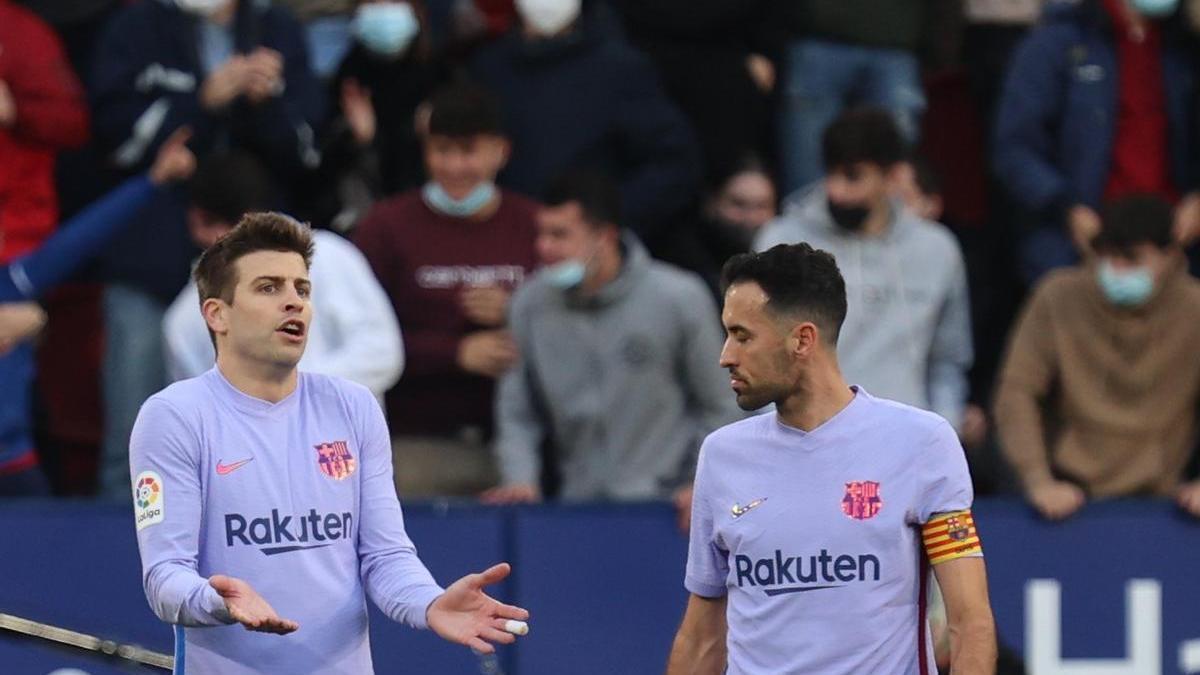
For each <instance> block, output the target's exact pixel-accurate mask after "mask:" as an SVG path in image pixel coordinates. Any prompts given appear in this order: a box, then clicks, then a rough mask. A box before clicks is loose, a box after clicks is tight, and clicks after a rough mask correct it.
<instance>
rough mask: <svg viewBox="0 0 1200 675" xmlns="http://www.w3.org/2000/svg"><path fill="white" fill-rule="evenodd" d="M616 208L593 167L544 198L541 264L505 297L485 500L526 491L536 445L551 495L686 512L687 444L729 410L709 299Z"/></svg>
mask: <svg viewBox="0 0 1200 675" xmlns="http://www.w3.org/2000/svg"><path fill="white" fill-rule="evenodd" d="M619 211H620V197H619V194H618V191H617V188H616V187H615V186H614V185H613V184H612V183H611V182H609V181H608V180H607V179H605V178H603V177H601V176H600V175H599V174H590V173H576V174H567V175H565V176H564V177H562V178H560V179H559V180H557V181H556V182H555V183H554V184H552V185H551V187H550V188H549V189H548V191H547V193H546V206H544V207H543V208H542V209H541V211H540V212H539V213H538V257H539V258H540V259H541V262H542V263H543V264H545V265H547V267H546V268H545V269H544V270H543V271H542V272H541V273H539V274H538V275H537V276H536V277H535V278H534V279H533V280H532V281H531V282H530V283H529V284H528V285H526V286H525V287H523V288H522V289H521V290H520V291H518V292H517V295H516V297H515V298H514V300H513V309H512V315H511V318H510V328H511V329H512V331H513V335H514V337H515V339H516V342H517V350H518V351H519V353H520V355H521V361H520V363H519V364H518V366H517V367H516V368H514V369H513V370H511V371H510V372H509V373H508V374H507V375H505V376H504V378H503V379H502V380H501V384H500V390H499V393H498V395H497V398H496V424H497V438H496V443H495V452H496V457H497V460H498V461H499V463H500V472H501V476H502V482H501V485H500V486H499V487H497V488H494V489H492V490H489V491H488V492H486V493H484V495H483V497H484V499H485V501H490V502H523V501H534V500H537V499H539V498H540V496H541V493H540V490H539V487H538V486H539V477H540V474H541V470H542V458H541V456H540V454H539V449H540V448H541V447H542V445H543V442H544V441H546V440H550V441H551V445H552V446H553V448H554V452H555V460H556V463H557V464H558V466H559V467H561V497H562V498H564V499H568V500H581V499H616V500H631V499H659V498H664V497H670V496H672V495H675V497H676V499H677V503H678V504H679V505H680V506H681V510H682V511H688V508H682V507H690V503H691V500H690V494H691V476H692V473H693V472H694V471H695V461H696V453H697V452H698V450H699V448H700V441H701V440H703V438H704V436H705V435H707V434H708V432H710V431H712V430H713V429H716V428H717V427H719V426H721V425H723V424H727V423H729V422H732V421H733V420H735V419H737V418H738V416H739V413H738V410H737V408H736V407H735V405H734V397H733V396H731V395H730V391H729V383H728V377H727V376H726V374H725V373H724V372H722V370H721V368H720V367H719V366H718V363H717V361H718V356H719V354H720V351H721V331H720V324H719V323H718V315H717V309H716V306H715V304H714V303H713V300H712V298H711V297H710V296H709V294H708V292H707V291H706V289H705V288H704V285H703V284H702V283H701V282H700V280H699V279H698V278H696V276H695V275H693V274H691V273H688V272H684V271H682V270H679V269H676V268H674V267H671V266H670V265H667V264H665V263H661V262H657V261H652V260H651V259H650V257H649V255H648V254H647V253H646V250H645V248H644V247H643V246H642V244H641V243H640V242H639V241H638V240H637V238H636V237H635V236H633V235H631V234H628V233H625V232H624V231H623V229H622V228H621V226H620V223H621V214H620V213H619ZM681 524H682V523H681Z"/></svg>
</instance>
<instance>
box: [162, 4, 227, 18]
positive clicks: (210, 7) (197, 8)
mask: <svg viewBox="0 0 1200 675" xmlns="http://www.w3.org/2000/svg"><path fill="white" fill-rule="evenodd" d="M230 2H233V0H175V6H176V7H178V8H179V9H181V10H183V11H185V12H187V13H188V14H195V15H196V16H212V15H213V14H216V13H217V12H219V11H221V10H222V9H224V8H225V6H226V5H228V4H229V3H230Z"/></svg>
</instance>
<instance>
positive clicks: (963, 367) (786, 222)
mask: <svg viewBox="0 0 1200 675" xmlns="http://www.w3.org/2000/svg"><path fill="white" fill-rule="evenodd" d="M822 151H823V152H822V154H823V160H824V165H825V179H824V180H823V181H822V182H820V183H818V184H815V185H813V186H812V187H811V188H809V189H807V190H803V191H801V192H799V193H797V194H794V195H792V196H790V197H789V198H788V199H787V200H786V202H785V203H784V208H783V215H781V216H780V217H779V218H778V219H776V220H774V221H773V222H771V223H770V224H768V225H767V226H766V227H764V228H763V229H762V230H761V231H760V232H759V234H758V236H757V237H756V238H755V241H754V249H755V250H757V251H764V250H766V249H768V248H771V247H772V246H774V245H776V244H794V243H798V242H802V241H803V242H808V243H810V244H812V245H813V246H814V247H816V248H820V249H822V250H825V251H829V252H830V253H832V254H833V255H834V257H835V258H836V259H837V263H838V267H839V268H841V270H842V274H843V276H845V278H846V297H847V298H848V302H849V309H848V312H847V314H846V322H845V327H844V328H843V329H842V332H841V338H840V340H839V342H838V362H839V364H840V365H841V367H842V371H843V372H844V373H845V374H846V377H847V378H848V379H849V380H850V381H851V382H855V383H857V384H861V385H863V386H864V387H866V388H867V389H868V390H870V391H871V392H873V393H877V394H878V395H880V396H883V397H886V398H890V399H894V400H897V401H900V402H902V403H907V404H909V405H912V406H917V407H920V408H924V409H926V410H931V411H933V412H935V413H937V414H939V415H941V416H942V417H944V418H946V420H947V421H949V422H950V423H951V424H953V425H954V426H955V428H957V429H958V430H959V431H960V433H961V431H962V427H963V421H964V411H965V409H966V405H967V396H968V393H969V391H968V383H967V370H968V369H969V368H970V366H971V361H972V358H973V349H972V345H971V321H970V318H971V317H970V307H969V305H970V303H969V301H968V295H967V276H966V269H965V265H964V264H963V256H962V252H961V251H960V250H959V247H958V242H957V241H956V240H955V239H954V235H953V234H951V233H950V232H949V231H948V230H947V229H946V228H945V227H943V226H941V225H939V224H937V223H934V222H931V221H929V220H925V219H924V218H921V217H919V216H917V215H916V214H914V213H912V212H911V211H909V210H908V209H907V208H905V206H904V204H903V202H901V201H900V200H899V199H898V198H895V197H894V196H893V195H894V194H895V192H896V190H897V189H898V187H899V186H900V185H901V183H902V179H903V177H904V175H905V172H906V171H907V169H908V167H907V166H906V164H905V162H904V160H905V158H906V154H907V153H906V149H905V144H904V140H903V138H902V137H901V135H900V131H899V129H898V128H897V127H896V124H895V122H894V121H893V118H892V116H891V115H890V114H889V113H887V112H885V111H883V110H877V109H870V108H865V109H856V110H851V111H848V112H846V113H843V114H842V115H841V116H840V117H839V118H838V119H837V120H836V121H835V122H834V123H833V124H832V125H831V126H830V127H829V128H828V129H827V130H826V131H825V135H824V137H823V139H822Z"/></svg>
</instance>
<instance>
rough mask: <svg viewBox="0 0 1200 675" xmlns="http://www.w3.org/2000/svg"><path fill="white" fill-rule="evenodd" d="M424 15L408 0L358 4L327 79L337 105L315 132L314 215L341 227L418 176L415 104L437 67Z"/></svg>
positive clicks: (321, 222)
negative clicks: (346, 49)
mask: <svg viewBox="0 0 1200 675" xmlns="http://www.w3.org/2000/svg"><path fill="white" fill-rule="evenodd" d="M424 17H425V12H424V9H423V6H422V5H421V4H420V3H416V2H367V3H362V4H360V5H359V6H358V9H357V10H356V12H355V15H354V34H355V38H356V44H355V45H354V47H353V48H352V49H351V50H350V53H349V54H347V56H346V60H345V61H343V62H342V64H341V66H340V67H339V68H338V73H337V77H336V78H335V79H334V82H333V91H332V95H331V97H330V98H331V100H334V101H337V106H336V108H335V110H334V114H333V116H332V117H331V119H330V121H329V123H328V125H327V126H326V128H325V129H324V131H323V132H322V137H323V141H322V150H321V156H322V158H321V169H320V171H319V172H318V173H317V175H316V177H315V179H316V180H315V183H316V184H315V185H314V186H313V189H312V193H313V194H312V195H310V196H309V198H310V199H313V200H314V203H313V205H312V206H311V207H310V208H311V210H312V212H311V213H310V214H308V215H309V217H310V218H311V219H312V221H313V222H314V223H316V224H318V225H322V226H325V225H328V226H329V227H330V228H331V229H334V230H337V231H339V232H346V231H349V230H350V229H352V228H353V227H354V225H356V224H357V223H358V220H359V218H361V217H362V215H363V214H364V213H366V211H367V209H369V208H370V206H371V204H372V203H374V202H375V200H377V199H379V198H380V197H381V196H383V195H393V194H396V193H398V192H402V191H404V190H408V189H410V188H414V187H417V186H419V185H420V184H421V183H422V182H424V179H425V170H424V167H423V166H422V163H421V144H420V140H419V139H418V138H417V130H416V111H417V106H418V105H420V104H421V102H422V101H424V100H425V99H426V98H428V96H429V94H430V93H431V92H432V90H433V88H434V85H435V84H436V82H437V80H438V79H439V71H440V68H439V67H438V66H437V64H436V62H435V61H434V59H433V56H432V51H431V47H430V43H429V36H428V31H427V29H426V28H425V25H426V24H425V20H424Z"/></svg>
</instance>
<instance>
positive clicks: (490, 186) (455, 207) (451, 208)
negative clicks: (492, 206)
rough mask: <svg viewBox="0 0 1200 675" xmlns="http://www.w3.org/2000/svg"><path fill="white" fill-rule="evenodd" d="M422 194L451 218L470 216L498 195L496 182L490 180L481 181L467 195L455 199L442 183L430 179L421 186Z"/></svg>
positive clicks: (432, 207) (427, 202)
mask: <svg viewBox="0 0 1200 675" xmlns="http://www.w3.org/2000/svg"><path fill="white" fill-rule="evenodd" d="M421 196H422V197H424V198H425V203H426V204H428V205H429V208H431V209H433V210H434V211H437V212H439V213H441V214H443V215H447V216H450V217H451V218H470V217H471V216H473V215H475V214H477V213H479V212H480V211H482V210H483V207H485V206H487V205H488V204H489V203H490V202H491V201H492V198H493V197H495V196H496V184H495V183H492V182H490V181H489V182H486V183H480V184H479V185H476V186H475V188H474V189H473V190H471V192H470V194H468V195H467V196H466V197H463V198H462V199H455V198H454V197H451V196H450V194H449V193H448V192H446V191H445V190H444V189H443V188H442V186H441V185H440V184H438V183H435V182H433V181H429V182H428V183H426V184H425V187H423V188H421Z"/></svg>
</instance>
